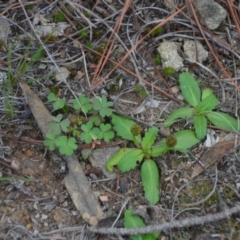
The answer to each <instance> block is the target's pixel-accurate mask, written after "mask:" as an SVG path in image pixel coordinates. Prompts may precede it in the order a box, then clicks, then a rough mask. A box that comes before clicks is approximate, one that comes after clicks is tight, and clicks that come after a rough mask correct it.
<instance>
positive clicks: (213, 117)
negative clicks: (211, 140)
mask: <svg viewBox="0 0 240 240" xmlns="http://www.w3.org/2000/svg"><path fill="white" fill-rule="evenodd" d="M206 116H207V118H208V120H209V121H210V122H211V123H212V124H213V125H215V126H216V127H219V128H222V129H224V130H227V131H232V132H238V131H239V130H240V121H239V120H237V119H236V118H233V117H231V116H229V115H228V114H226V113H223V112H209V113H208V114H207V115H206Z"/></svg>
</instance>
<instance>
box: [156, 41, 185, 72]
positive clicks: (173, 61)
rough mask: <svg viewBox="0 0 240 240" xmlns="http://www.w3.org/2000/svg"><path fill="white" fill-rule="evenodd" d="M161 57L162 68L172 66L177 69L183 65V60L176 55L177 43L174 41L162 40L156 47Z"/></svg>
mask: <svg viewBox="0 0 240 240" xmlns="http://www.w3.org/2000/svg"><path fill="white" fill-rule="evenodd" d="M157 50H158V52H159V54H160V55H161V58H162V63H163V68H166V67H172V68H174V70H176V71H178V70H179V69H180V68H181V67H183V60H182V58H181V57H180V56H179V55H178V44H177V43H175V42H162V43H161V44H160V45H159V47H158V48H157Z"/></svg>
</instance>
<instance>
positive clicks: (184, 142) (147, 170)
mask: <svg viewBox="0 0 240 240" xmlns="http://www.w3.org/2000/svg"><path fill="white" fill-rule="evenodd" d="M112 124H113V129H114V130H115V131H116V133H117V135H118V136H120V137H121V138H123V139H126V140H129V141H133V143H134V144H135V146H136V148H128V147H124V148H122V149H120V150H119V151H118V152H117V153H116V154H114V155H113V156H112V157H111V158H110V159H109V160H108V162H107V164H106V169H107V170H108V171H109V172H113V170H114V166H116V167H117V168H118V170H120V171H121V172H128V171H130V170H132V169H134V168H136V167H137V166H138V164H141V163H142V162H143V163H142V165H141V180H142V185H143V189H144V192H145V197H146V198H147V199H148V200H149V202H150V203H151V204H156V203H157V202H158V201H159V196H160V189H159V178H160V172H159V169H158V167H157V164H156V163H155V162H154V161H153V160H152V158H154V157H159V156H162V155H164V154H166V153H167V152H168V151H170V150H171V151H172V150H174V151H180V152H183V153H186V152H187V149H188V148H190V147H192V146H194V145H195V144H197V143H198V142H199V141H200V140H199V139H198V138H196V136H195V133H194V132H193V131H191V130H182V131H179V132H177V133H175V134H173V136H172V137H171V138H168V139H166V138H164V139H161V140H160V141H156V137H157V134H158V128H156V127H151V128H149V129H148V130H147V131H146V132H145V134H144V136H143V137H142V136H141V131H140V127H139V126H138V125H136V123H135V122H134V121H132V120H130V119H128V118H124V117H121V116H118V115H116V114H113V115H112ZM143 160H144V161H143ZM149 176H151V177H149Z"/></svg>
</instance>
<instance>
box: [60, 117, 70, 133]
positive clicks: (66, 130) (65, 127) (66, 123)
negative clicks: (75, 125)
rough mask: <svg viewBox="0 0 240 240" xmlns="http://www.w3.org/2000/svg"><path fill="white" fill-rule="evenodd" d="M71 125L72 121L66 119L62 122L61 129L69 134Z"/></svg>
mask: <svg viewBox="0 0 240 240" xmlns="http://www.w3.org/2000/svg"><path fill="white" fill-rule="evenodd" d="M69 125H70V121H69V120H68V119H64V120H63V121H61V122H60V127H61V129H62V131H63V132H65V133H66V132H68V127H69Z"/></svg>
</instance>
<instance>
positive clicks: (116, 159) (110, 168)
mask: <svg viewBox="0 0 240 240" xmlns="http://www.w3.org/2000/svg"><path fill="white" fill-rule="evenodd" d="M132 150H133V149H132V148H121V149H120V150H119V151H118V152H117V153H115V154H114V155H113V156H111V158H110V159H109V160H108V161H107V163H106V169H107V171H109V172H113V166H115V165H118V163H119V162H120V161H121V159H122V158H123V157H124V156H125V155H126V154H127V153H128V152H130V151H132Z"/></svg>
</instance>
